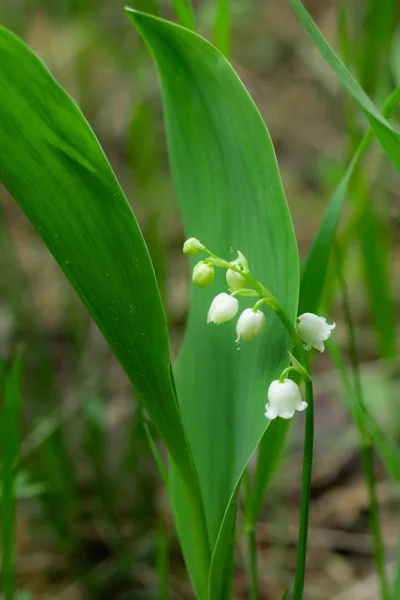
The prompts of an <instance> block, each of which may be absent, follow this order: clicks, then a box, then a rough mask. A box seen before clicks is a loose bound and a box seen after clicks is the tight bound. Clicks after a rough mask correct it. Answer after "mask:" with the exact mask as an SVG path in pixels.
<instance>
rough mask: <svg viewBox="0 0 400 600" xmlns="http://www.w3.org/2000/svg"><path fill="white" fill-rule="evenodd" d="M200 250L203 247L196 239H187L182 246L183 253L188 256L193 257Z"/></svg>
mask: <svg viewBox="0 0 400 600" xmlns="http://www.w3.org/2000/svg"><path fill="white" fill-rule="evenodd" d="M201 250H204V246H203V244H202V243H201V242H200V241H199V240H198V239H197V238H193V237H192V238H189V239H188V240H186V242H185V243H184V244H183V253H184V254H187V255H188V256H194V255H195V254H198V253H199V252H200V251H201Z"/></svg>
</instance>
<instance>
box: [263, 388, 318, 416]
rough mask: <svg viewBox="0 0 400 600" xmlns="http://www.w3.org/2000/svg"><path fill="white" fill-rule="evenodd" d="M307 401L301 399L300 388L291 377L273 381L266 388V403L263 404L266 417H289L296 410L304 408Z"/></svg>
mask: <svg viewBox="0 0 400 600" xmlns="http://www.w3.org/2000/svg"><path fill="white" fill-rule="evenodd" d="M307 406H308V404H307V402H304V401H303V400H302V399H301V394H300V388H299V386H298V385H297V383H295V382H294V381H292V380H291V379H284V380H283V381H279V379H277V380H275V381H273V382H272V383H271V385H270V386H269V389H268V404H266V405H265V416H266V417H267V419H270V420H272V419H276V417H282V419H291V418H292V417H293V415H294V413H295V412H296V410H298V411H302V410H305V409H306V408H307Z"/></svg>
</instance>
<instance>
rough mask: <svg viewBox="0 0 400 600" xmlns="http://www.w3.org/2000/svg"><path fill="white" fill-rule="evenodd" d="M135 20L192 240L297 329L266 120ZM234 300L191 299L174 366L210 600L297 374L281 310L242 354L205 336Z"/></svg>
mask: <svg viewBox="0 0 400 600" xmlns="http://www.w3.org/2000/svg"><path fill="white" fill-rule="evenodd" d="M129 15H130V17H131V18H132V20H133V21H134V23H135V25H136V27H137V28H138V30H139V31H140V33H141V34H142V35H143V37H144V39H145V41H146V43H147V45H148V46H149V48H150V51H151V52H152V54H153V56H154V58H155V61H156V63H157V67H158V70H159V74H160V79H161V88H162V93H163V105H164V112H165V120H166V129H167V138H168V147H169V156H170V163H171V168H172V174H173V178H174V182H175V187H176V191H177V195H178V200H179V203H180V207H181V212H182V216H183V221H184V227H185V230H186V232H187V235H188V236H190V235H194V236H196V237H197V238H199V239H200V240H201V241H202V242H203V243H204V244H206V245H207V246H208V247H209V248H212V249H213V251H215V252H216V253H217V254H218V255H219V256H226V257H227V258H230V259H234V258H236V255H235V250H236V249H240V250H242V251H243V252H244V254H245V256H246V258H247V259H248V260H249V263H250V265H251V269H252V272H254V273H255V275H256V277H258V278H260V279H262V280H263V281H264V282H265V283H266V285H267V286H268V287H269V289H270V290H271V292H272V293H273V294H274V295H275V296H276V297H277V298H278V300H279V301H280V303H281V304H282V306H283V307H284V309H285V310H286V312H287V314H288V315H289V318H290V319H291V320H292V321H294V318H295V315H296V309H297V289H298V259H297V249H296V243H295V239H294V235H293V229H292V224H291V221H290V216H289V213H288V209H287V205H286V201H285V197H284V194H283V190H282V185H281V181H280V177H279V172H278V168H277V164H276V158H275V154H274V150H273V146H272V143H271V140H270V138H269V135H268V132H267V129H266V127H265V125H264V123H263V121H262V119H261V117H260V114H259V113H258V111H257V109H256V107H255V106H254V104H253V103H252V101H251V99H250V97H249V95H248V93H247V92H246V90H245V89H244V87H243V86H242V84H241V82H240V81H239V79H238V78H237V76H236V74H235V72H234V71H233V70H232V68H231V67H230V65H229V63H227V62H226V60H225V59H224V58H223V56H222V55H221V54H220V53H219V52H218V51H217V50H216V49H215V48H214V47H212V46H211V45H210V44H208V43H207V42H206V41H205V40H203V39H202V38H200V37H198V36H196V35H195V34H193V33H191V32H189V31H187V30H184V29H182V28H180V27H177V26H176V25H173V24H171V23H167V22H165V21H162V20H160V19H157V18H154V17H150V16H148V15H144V14H141V13H137V12H133V11H129ZM192 140H195V143H193V142H192ZM278 256H279V261H278V260H277V257H278ZM193 264H194V262H193V263H192V266H193ZM224 289H226V284H225V282H224V280H223V277H222V276H220V275H218V277H217V279H216V283H215V284H214V285H213V286H211V287H210V288H207V289H203V290H198V289H195V290H193V292H192V294H191V301H190V315H189V322H188V326H187V331H186V337H185V341H184V344H183V348H182V350H181V353H180V355H179V358H178V364H177V367H176V382H177V389H178V398H179V403H180V408H181V412H182V418H183V422H184V425H185V429H186V431H187V433H188V437H189V441H190V445H191V448H192V450H193V457H194V460H195V464H196V467H197V469H198V472H199V478H200V483H201V488H202V493H203V499H204V507H205V514H206V520H207V527H208V533H209V540H210V545H211V548H212V549H213V548H215V554H214V556H213V566H212V570H211V574H212V575H211V580H210V597H212V598H214V597H215V598H219V597H226V596H221V593H224V592H221V589H220V588H222V584H223V583H224V582H226V581H227V580H228V579H229V578H227V576H226V574H225V575H224V569H225V562H226V560H227V561H228V562H229V557H228V556H227V554H226V553H227V548H228V549H229V547H230V543H229V542H230V538H231V535H232V528H233V523H234V516H235V511H234V510H233V509H232V507H234V502H235V499H236V493H237V490H238V483H239V481H240V478H241V475H242V472H243V470H244V468H245V467H246V465H247V463H248V461H249V458H250V456H251V454H252V453H253V451H254V449H255V448H256V446H257V443H258V441H259V439H260V438H261V436H262V434H263V432H264V430H265V428H266V425H267V422H266V421H265V420H264V417H263V413H264V405H265V402H266V391H267V388H268V384H269V382H270V381H271V380H272V379H273V378H276V377H277V376H278V375H279V373H280V371H281V370H282V368H283V367H284V366H286V365H287V361H288V358H287V349H288V348H289V345H290V344H289V340H288V337H287V335H286V333H285V331H284V329H283V327H281V326H280V324H279V323H278V322H277V319H276V317H275V315H274V314H273V313H272V311H268V312H267V313H266V319H267V325H266V331H265V334H264V335H263V336H262V339H261V340H259V341H258V340H254V341H253V342H252V343H251V344H250V343H249V344H246V343H245V342H244V343H242V344H240V348H239V349H238V348H236V346H235V344H234V339H235V333H234V331H233V324H226V326H221V327H211V326H207V325H206V316H207V310H208V307H209V305H210V303H211V300H212V298H213V297H214V296H215V295H216V294H217V293H218V292H220V291H222V290H224ZM246 306H247V304H246ZM171 475H172V478H171V479H172V487H173V489H174V493H173V503H174V507H175V518H176V521H177V523H178V531H179V533H180V536H181V539H182V541H183V547H184V551H185V553H186V560H187V563H188V566H189V570H191V571H192V576H193V571H194V570H195V569H196V564H197V560H196V554H195V548H193V543H192V533H191V528H190V520H189V519H188V517H187V516H186V514H185V513H186V511H185V505H184V502H182V499H181V493H180V490H179V481H178V478H177V476H176V474H175V473H174V472H172V474H171ZM221 540H223V541H222V543H220V541H221ZM220 552H221V553H222V554H220ZM222 555H224V556H222ZM225 559H226V560H225ZM198 593H199V592H198ZM225 593H226V592H225ZM200 597H204V592H203V593H202V594H201V595H200Z"/></svg>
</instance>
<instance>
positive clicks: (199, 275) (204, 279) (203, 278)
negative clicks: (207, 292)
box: [192, 260, 215, 287]
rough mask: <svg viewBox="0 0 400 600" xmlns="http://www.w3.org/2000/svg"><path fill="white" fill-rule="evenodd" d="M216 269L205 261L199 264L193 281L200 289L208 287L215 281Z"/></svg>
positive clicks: (194, 272)
mask: <svg viewBox="0 0 400 600" xmlns="http://www.w3.org/2000/svg"><path fill="white" fill-rule="evenodd" d="M214 277H215V271H214V267H212V266H210V265H208V264H207V263H206V262H204V261H203V260H202V261H200V262H199V263H197V265H196V266H195V267H194V269H193V275H192V281H193V283H194V284H195V285H197V286H198V287H207V286H208V285H211V284H212V282H213V281H214Z"/></svg>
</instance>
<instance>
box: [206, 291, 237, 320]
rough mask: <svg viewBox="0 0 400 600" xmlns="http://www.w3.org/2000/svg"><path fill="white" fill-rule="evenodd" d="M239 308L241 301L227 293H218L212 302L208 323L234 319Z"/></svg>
mask: <svg viewBox="0 0 400 600" xmlns="http://www.w3.org/2000/svg"><path fill="white" fill-rule="evenodd" d="M238 309H239V302H238V301H237V300H236V298H233V297H232V296H229V295H228V294H225V292H222V294H218V296H215V298H214V300H213V301H212V302H211V306H210V310H209V311H208V316H207V323H217V324H219V323H225V321H229V320H230V319H233V317H234V316H235V315H236V313H237V311H238Z"/></svg>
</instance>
